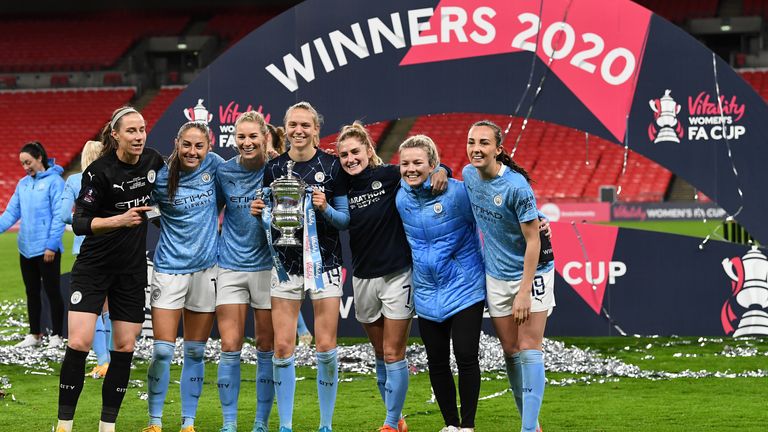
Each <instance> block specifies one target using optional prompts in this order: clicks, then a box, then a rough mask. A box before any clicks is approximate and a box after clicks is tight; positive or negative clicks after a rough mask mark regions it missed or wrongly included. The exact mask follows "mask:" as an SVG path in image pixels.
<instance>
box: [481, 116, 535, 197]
mask: <svg viewBox="0 0 768 432" xmlns="http://www.w3.org/2000/svg"><path fill="white" fill-rule="evenodd" d="M475 126H485V127H488V128H491V130H492V131H493V137H494V139H495V140H496V146H497V147H501V153H500V154H499V155H498V156H496V160H497V161H499V162H501V163H502V164H504V165H506V166H508V167H509V168H510V169H511V170H512V171H515V172H517V173H519V174H520V175H521V176H523V177H524V178H525V181H527V182H528V183H531V182H533V180H531V176H530V175H529V174H528V171H526V170H525V169H524V168H523V167H521V166H520V165H518V164H517V163H515V161H514V160H512V156H510V155H509V153H507V149H505V148H504V145H503V143H504V139H503V138H502V134H501V128H500V127H499V125H497V124H496V123H494V122H492V121H490V120H480V121H478V122H475V123H474V124H473V125H472V126H471V127H470V128H469V129H470V130H471V129H472V128H473V127H475Z"/></svg>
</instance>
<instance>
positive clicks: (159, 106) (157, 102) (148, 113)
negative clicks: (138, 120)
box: [141, 86, 185, 131]
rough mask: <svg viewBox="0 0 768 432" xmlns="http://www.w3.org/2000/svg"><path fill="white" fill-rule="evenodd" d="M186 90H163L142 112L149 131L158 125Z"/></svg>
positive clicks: (172, 88) (170, 88)
mask: <svg viewBox="0 0 768 432" xmlns="http://www.w3.org/2000/svg"><path fill="white" fill-rule="evenodd" d="M184 88H185V87H184V86H168V87H163V88H161V89H160V91H159V92H158V93H157V95H156V96H155V97H154V98H152V100H151V101H149V103H148V104H147V105H146V106H145V107H144V108H143V109H142V110H141V114H142V115H143V116H144V121H145V122H146V123H147V131H151V130H152V126H154V125H155V123H157V121H158V120H159V119H160V116H162V115H163V113H164V112H165V110H166V108H168V106H169V105H170V104H171V102H173V100H174V99H176V97H177V96H178V95H180V94H181V92H183V91H184Z"/></svg>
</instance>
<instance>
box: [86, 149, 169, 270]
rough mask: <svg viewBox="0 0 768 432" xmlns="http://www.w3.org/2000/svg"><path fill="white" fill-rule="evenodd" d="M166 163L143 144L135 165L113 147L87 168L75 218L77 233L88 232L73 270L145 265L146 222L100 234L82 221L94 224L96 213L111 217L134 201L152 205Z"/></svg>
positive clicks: (135, 204)
mask: <svg viewBox="0 0 768 432" xmlns="http://www.w3.org/2000/svg"><path fill="white" fill-rule="evenodd" d="M163 163H164V162H163V158H162V156H160V154H159V153H158V152H156V151H155V150H153V149H150V148H146V147H145V148H144V151H143V153H142V154H141V157H140V158H139V162H138V163H136V164H135V165H130V164H127V163H125V162H122V161H120V159H118V158H117V154H116V153H115V152H112V153H110V154H108V155H106V156H103V157H101V158H99V159H97V160H95V161H94V162H93V163H92V164H90V165H89V166H88V168H87V169H86V170H85V171H84V172H83V180H82V185H81V187H80V195H79V196H78V197H77V201H75V214H74V216H73V222H72V227H73V228H74V229H75V234H77V235H83V234H88V235H86V237H85V240H84V241H83V245H82V246H81V247H80V254H79V255H78V256H77V260H76V261H75V265H74V267H73V270H74V269H77V271H98V272H100V273H107V274H121V273H135V272H138V271H146V266H147V259H146V249H147V224H146V222H144V223H142V224H141V225H139V226H136V227H133V228H119V229H116V230H114V231H110V232H108V233H106V234H100V235H93V234H90V233H89V231H90V230H89V229H86V230H85V231H83V227H90V223H91V220H92V219H93V218H96V217H98V218H108V217H111V216H116V215H120V214H123V213H125V212H126V211H127V210H128V209H131V208H133V207H140V206H146V205H149V204H150V194H151V192H152V188H153V186H154V182H155V178H156V176H157V172H158V171H159V170H160V168H161V167H162V166H163ZM78 219H79V220H78ZM78 231H80V232H78Z"/></svg>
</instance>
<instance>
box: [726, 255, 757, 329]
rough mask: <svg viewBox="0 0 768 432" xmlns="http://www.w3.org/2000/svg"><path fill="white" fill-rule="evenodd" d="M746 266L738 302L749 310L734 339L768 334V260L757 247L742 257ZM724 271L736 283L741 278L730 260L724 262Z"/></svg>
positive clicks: (737, 296) (737, 297)
mask: <svg viewBox="0 0 768 432" xmlns="http://www.w3.org/2000/svg"><path fill="white" fill-rule="evenodd" d="M741 262H742V263H743V265H744V275H743V278H744V285H743V287H742V288H741V291H739V293H738V294H736V301H737V302H738V303H739V305H741V307H743V308H744V309H748V310H747V312H745V313H744V315H742V317H741V321H739V327H738V328H737V329H736V331H735V332H734V333H733V336H734V337H738V336H747V335H766V334H768V313H767V312H766V310H768V258H766V256H765V255H763V253H762V252H760V249H758V248H757V246H752V249H751V250H750V251H748V252H747V253H746V254H744V256H743V257H741ZM722 264H723V270H725V273H726V274H727V275H728V277H730V278H731V280H733V281H734V282H738V281H739V277H738V276H737V275H736V272H734V270H733V264H732V263H731V260H729V259H728V258H726V259H724V260H723V263H722Z"/></svg>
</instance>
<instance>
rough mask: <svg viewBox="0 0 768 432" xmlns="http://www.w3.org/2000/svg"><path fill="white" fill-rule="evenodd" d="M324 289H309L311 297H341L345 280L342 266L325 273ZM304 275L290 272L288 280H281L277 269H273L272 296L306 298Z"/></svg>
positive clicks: (293, 298)
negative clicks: (278, 277) (342, 275)
mask: <svg viewBox="0 0 768 432" xmlns="http://www.w3.org/2000/svg"><path fill="white" fill-rule="evenodd" d="M323 284H324V285H325V289H323V290H322V291H317V290H312V289H311V290H309V298H310V299H312V300H319V299H324V298H331V297H341V294H342V288H343V286H344V281H342V280H341V267H336V268H335V269H332V270H328V271H327V272H325V273H323ZM304 293H305V291H304V275H295V274H288V280H287V281H285V282H279V281H278V279H277V271H275V269H274V268H273V269H272V292H271V294H272V297H277V298H282V299H288V300H304Z"/></svg>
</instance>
